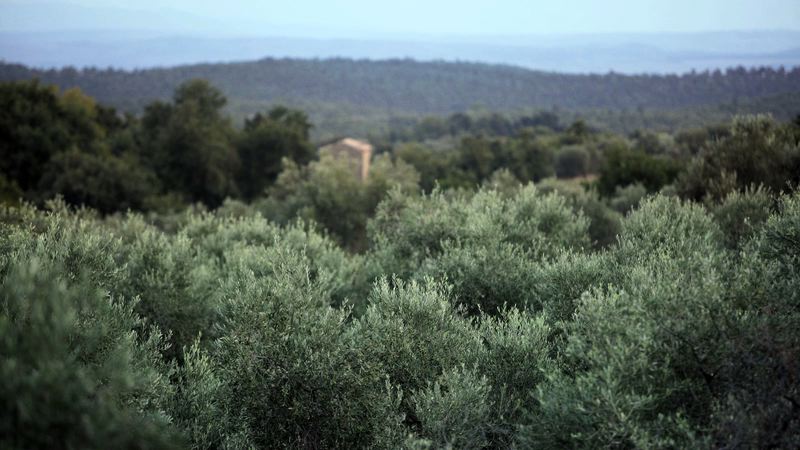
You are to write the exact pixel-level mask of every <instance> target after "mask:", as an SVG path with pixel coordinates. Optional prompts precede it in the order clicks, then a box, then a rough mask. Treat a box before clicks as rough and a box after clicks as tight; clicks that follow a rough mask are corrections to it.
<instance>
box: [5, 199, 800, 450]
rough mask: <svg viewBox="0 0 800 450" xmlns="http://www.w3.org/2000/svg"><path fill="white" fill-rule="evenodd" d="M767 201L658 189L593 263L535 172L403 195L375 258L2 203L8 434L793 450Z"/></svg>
mask: <svg viewBox="0 0 800 450" xmlns="http://www.w3.org/2000/svg"><path fill="white" fill-rule="evenodd" d="M765 195H766V191H758V190H754V191H746V192H744V193H742V194H732V195H731V196H730V197H729V198H728V200H726V201H725V202H723V203H721V204H710V206H709V209H706V207H705V206H703V205H699V204H695V203H691V202H684V201H681V200H680V199H678V198H676V197H664V196H655V197H651V198H648V199H646V200H644V201H642V202H641V203H640V205H639V206H638V207H637V208H635V209H634V210H632V211H631V212H630V213H629V214H628V216H627V217H625V218H624V219H622V222H621V229H620V232H619V235H618V237H617V236H615V243H614V244H613V245H610V246H609V247H606V248H605V249H602V250H597V251H593V252H586V251H585V250H586V249H587V247H588V246H589V243H590V240H589V237H588V233H587V229H588V224H587V221H586V219H585V217H584V215H583V214H582V213H580V212H575V209H573V207H572V206H571V205H570V203H569V200H567V199H565V198H564V197H563V196H561V195H559V194H556V193H548V194H544V193H542V192H541V191H539V190H538V189H537V188H535V187H533V186H526V187H523V188H520V187H514V186H511V185H509V188H508V189H503V190H497V189H491V188H484V189H482V190H481V191H479V192H478V193H475V194H471V193H466V192H455V191H448V192H442V191H438V190H435V191H434V192H433V193H431V194H430V195H427V196H423V197H413V196H408V195H405V194H403V193H401V192H399V191H397V192H394V193H393V194H392V195H391V196H390V198H389V199H388V200H387V201H385V202H383V203H382V204H381V205H380V206H379V209H378V215H377V216H376V218H375V219H374V221H372V222H371V223H370V232H371V239H372V247H371V248H370V250H369V251H368V252H367V254H365V255H363V256H358V255H356V256H353V255H349V254H347V253H345V252H344V251H343V250H342V249H340V248H339V247H338V246H336V245H335V244H333V243H332V242H331V241H330V240H329V239H328V238H326V237H324V236H323V235H320V234H319V233H317V232H315V231H314V230H313V228H312V227H309V226H306V225H303V224H295V225H291V226H285V227H281V226H277V225H275V224H272V223H270V222H268V221H266V220H265V219H263V218H262V217H260V216H259V215H258V214H254V213H253V212H252V211H251V210H248V208H233V206H232V205H229V208H228V210H227V211H228V212H230V211H233V210H234V209H236V210H238V211H240V212H241V214H236V216H237V217H232V216H233V215H232V214H228V213H227V212H226V213H223V212H219V213H196V212H195V213H186V214H185V215H184V216H181V217H179V218H178V220H171V223H173V225H171V226H170V229H169V230H168V231H163V230H161V229H159V228H158V227H157V226H155V225H152V224H150V223H148V222H147V220H145V219H144V218H143V217H140V216H135V215H134V216H119V217H114V218H106V219H103V220H101V219H98V218H97V217H96V216H94V215H93V214H92V213H91V212H89V211H86V210H78V211H69V210H67V209H65V208H64V207H63V206H59V205H58V204H53V205H52V211H50V212H41V211H36V210H34V209H32V208H30V207H26V206H23V207H22V208H10V209H9V208H6V209H2V210H0V218H2V224H0V301H1V302H2V303H0V305H1V306H2V308H0V347H2V355H3V359H2V361H0V370H2V377H0V379H2V381H1V382H0V400H1V401H2V404H3V407H4V416H3V419H2V421H1V422H0V427H2V428H1V429H0V439H2V441H0V446H3V447H10V448H45V447H46V448H105V447H108V446H113V447H115V448H116V447H119V448H168V447H181V448H185V447H192V448H198V449H211V448H228V449H239V448H298V447H300V448H387V449H388V448H392V449H394V448H417V449H418V448H595V447H601V448H606V447H614V448H633V447H644V448H675V447H681V448H706V447H726V448H732V447H747V448H753V447H776V448H795V447H797V446H798V445H799V444H800V433H798V432H797V431H796V430H798V429H800V418H799V417H800V411H798V407H797V405H798V403H800V392H798V383H797V382H796V380H797V379H798V378H800V366H798V361H800V335H798V333H797V329H800V308H798V305H800V297H798V296H799V295H800V294H798V293H800V271H798V267H800V246H798V242H800V195H799V194H797V193H794V194H790V195H783V196H782V197H780V198H778V199H777V200H774V203H773V202H771V201H767V199H768V197H766V196H765ZM765 205H769V207H767V206H765ZM756 213H757V214H756ZM765 215H766V216H765ZM741 217H748V218H749V217H753V218H758V220H757V221H755V220H754V221H753V222H752V223H754V224H756V223H757V224H759V225H757V226H753V227H752V228H750V229H747V230H746V232H743V233H739V234H737V233H736V230H738V229H739V228H737V225H735V224H738V223H750V222H749V220H747V221H744V220H743V219H740V218H741ZM392 274H397V276H392ZM372 280H376V281H375V282H374V283H373V282H372ZM354 305H355V306H357V308H355V307H353V306H354Z"/></svg>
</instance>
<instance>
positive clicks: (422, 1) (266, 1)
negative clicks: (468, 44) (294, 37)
mask: <svg viewBox="0 0 800 450" xmlns="http://www.w3.org/2000/svg"><path fill="white" fill-rule="evenodd" d="M115 28H117V29H132V28H140V29H141V28H144V29H148V28H150V29H155V28H158V29H159V30H161V31H169V32H176V33H178V32H184V31H187V30H188V31H197V32H212V31H215V30H217V31H219V30H225V31H226V32H227V33H228V34H235V33H239V34H264V35H266V34H273V35H275V34H301V35H306V36H309V37H313V35H315V34H320V35H325V34H327V35H333V36H349V35H356V34H397V35H413V34H419V35H438V36H449V35H453V36H464V35H480V36H487V35H493V36H501V35H519V34H575V33H579V34H593V33H610V32H611V33H641V32H705V31H731V30H737V31H743V30H775V29H783V30H800V0H548V1H536V0H483V1H474V0H395V1H382V0H314V1H309V0H281V1H273V0H137V1H136V2H131V1H130V0H64V1H60V0H0V30H4V31H7V30H14V31H61V30H69V29H115Z"/></svg>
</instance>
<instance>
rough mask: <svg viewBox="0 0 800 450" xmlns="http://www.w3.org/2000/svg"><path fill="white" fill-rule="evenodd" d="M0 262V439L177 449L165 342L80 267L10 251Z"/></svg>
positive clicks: (13, 445) (12, 443) (16, 445)
mask: <svg viewBox="0 0 800 450" xmlns="http://www.w3.org/2000/svg"><path fill="white" fill-rule="evenodd" d="M7 256H11V257H10V258H3V260H2V262H1V263H0V266H1V267H0V273H2V282H1V283H0V353H2V355H3V357H2V361H0V379H2V381H0V403H1V404H2V409H3V418H2V420H0V447H3V448H9V449H30V448H65V449H66V448H96V449H102V448H108V447H114V448H130V449H138V448H179V447H180V446H181V441H182V439H181V438H180V436H179V434H178V433H177V431H176V430H175V429H174V428H172V427H171V426H170V424H169V416H168V415H167V411H168V407H169V399H170V396H171V394H172V393H173V392H174V390H175V386H174V385H172V384H170V379H169V377H170V376H171V373H172V368H171V367H170V366H169V365H168V364H166V363H165V362H164V361H163V360H162V359H161V355H160V351H161V350H163V349H164V346H165V343H164V340H163V338H162V335H161V334H160V333H159V331H158V330H157V329H154V328H149V327H147V326H146V324H145V323H144V322H143V321H142V319H141V318H140V317H139V316H138V315H137V314H136V313H135V312H134V306H135V305H134V303H129V302H126V299H122V298H115V297H112V296H110V295H108V294H107V293H106V292H104V291H103V290H101V289H100V288H98V287H97V286H96V284H95V283H93V282H92V280H91V277H89V276H85V275H84V274H82V273H78V274H75V276H74V277H67V276H65V275H67V274H69V269H68V268H67V267H65V266H64V265H62V264H61V263H58V262H52V261H48V260H47V259H44V258H40V257H39V256H38V255H36V252H35V251H33V252H28V251H20V252H14V253H13V254H11V255H7Z"/></svg>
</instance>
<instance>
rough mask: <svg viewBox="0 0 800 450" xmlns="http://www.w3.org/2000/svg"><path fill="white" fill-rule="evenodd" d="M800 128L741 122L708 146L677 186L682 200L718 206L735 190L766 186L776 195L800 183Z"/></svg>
mask: <svg viewBox="0 0 800 450" xmlns="http://www.w3.org/2000/svg"><path fill="white" fill-rule="evenodd" d="M799 143H800V139H798V136H797V128H795V127H793V126H792V125H779V124H777V123H776V122H775V121H774V120H772V118H771V117H769V116H742V117H737V118H736V119H735V120H734V121H733V124H732V125H731V129H730V134H729V135H727V136H724V137H722V138H721V139H718V140H715V141H710V142H709V143H707V145H706V146H705V147H704V148H703V150H702V151H701V152H700V154H699V155H698V156H697V157H695V158H694V159H693V160H692V161H691V163H690V164H689V166H688V167H687V169H686V173H684V174H683V175H682V176H681V178H680V180H679V181H678V183H677V185H678V191H679V193H680V194H681V196H683V197H685V198H691V199H693V200H703V199H705V198H707V197H708V198H710V199H712V200H719V199H722V198H724V197H725V196H726V195H727V194H728V193H730V192H732V191H734V190H741V189H744V188H746V187H748V186H751V185H760V184H761V185H764V186H765V187H766V188H769V189H771V190H772V191H773V192H779V191H781V190H783V189H785V188H786V187H787V182H791V183H796V182H797V181H800V178H798V177H799V175H798V174H799V173H800V144H799Z"/></svg>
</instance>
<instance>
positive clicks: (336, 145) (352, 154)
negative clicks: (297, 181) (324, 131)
mask: <svg viewBox="0 0 800 450" xmlns="http://www.w3.org/2000/svg"><path fill="white" fill-rule="evenodd" d="M319 150H320V151H321V152H322V151H326V152H330V153H331V154H332V155H333V156H335V157H337V158H341V157H347V158H352V159H353V161H354V162H355V166H356V173H355V175H356V176H357V177H359V179H360V180H361V181H365V180H366V179H367V176H368V175H369V163H370V161H371V160H372V150H373V147H372V145H371V144H370V143H369V142H366V141H360V140H358V139H353V138H343V139H339V140H337V141H334V142H332V143H330V144H327V145H323V146H322V147H320V148H319Z"/></svg>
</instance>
